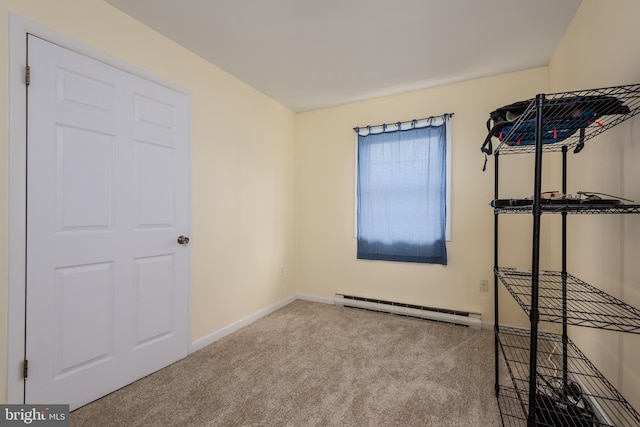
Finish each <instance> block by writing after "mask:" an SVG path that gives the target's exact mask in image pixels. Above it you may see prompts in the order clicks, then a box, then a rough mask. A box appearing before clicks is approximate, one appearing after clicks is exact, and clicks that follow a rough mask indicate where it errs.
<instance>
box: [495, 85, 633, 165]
mask: <svg viewBox="0 0 640 427" xmlns="http://www.w3.org/2000/svg"><path fill="white" fill-rule="evenodd" d="M535 104H536V101H535V99H532V100H531V102H530V104H529V105H528V106H527V108H526V110H525V111H524V113H522V114H521V115H520V116H519V117H518V118H517V119H516V120H514V122H513V126H510V128H509V131H508V133H507V134H506V135H504V136H503V137H502V138H501V139H500V144H499V145H498V147H497V148H496V150H495V153H496V154H497V153H500V154H521V153H533V152H534V151H535V143H534V144H532V143H530V141H531V138H534V134H535V131H531V129H532V128H535V126H532V121H533V123H535V117H536V115H537V111H536V105H535ZM639 112H640V84H635V85H627V86H616V87H609V88H602V89H590V90H581V91H573V92H562V93H554V94H548V95H546V96H545V100H544V103H543V114H544V123H545V126H547V127H549V129H550V132H553V134H554V135H556V134H557V133H558V132H573V133H572V134H571V135H570V136H568V137H566V139H561V138H560V139H558V141H559V142H554V141H555V139H554V137H550V138H549V139H546V140H544V141H543V142H544V144H543V147H542V150H543V151H545V152H554V151H561V150H562V147H564V146H566V147H567V148H568V149H576V147H578V148H579V149H581V147H582V146H583V145H584V143H585V142H586V141H588V140H590V139H591V138H594V137H595V136H597V135H599V134H601V133H602V132H604V131H606V130H608V129H610V128H612V127H614V126H616V125H618V124H619V123H621V122H623V121H625V120H627V119H629V118H631V117H633V116H635V115H636V114H638V113H639ZM523 135H525V139H527V140H528V141H529V142H528V143H521V141H522V138H523ZM579 149H578V151H579Z"/></svg>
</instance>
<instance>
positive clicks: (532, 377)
mask: <svg viewBox="0 0 640 427" xmlns="http://www.w3.org/2000/svg"><path fill="white" fill-rule="evenodd" d="M544 101H545V96H544V94H539V95H537V96H536V150H535V153H536V159H535V172H534V173H535V175H534V183H533V209H532V213H533V248H532V253H531V313H530V314H529V322H530V323H531V347H530V356H529V415H528V419H527V426H528V427H535V426H536V380H537V370H538V363H537V357H538V321H539V314H538V279H539V270H540V216H541V215H542V207H541V205H542V203H541V200H540V197H541V194H542V131H543V128H542V125H543V115H542V114H543V107H544Z"/></svg>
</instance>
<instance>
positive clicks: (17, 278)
mask: <svg viewBox="0 0 640 427" xmlns="http://www.w3.org/2000/svg"><path fill="white" fill-rule="evenodd" d="M27 34H33V35H35V36H37V37H40V38H42V39H44V40H47V41H49V42H51V43H54V44H57V45H58V46H61V47H64V48H66V49H69V50H72V51H74V52H77V53H80V54H82V55H85V56H88V57H90V58H93V59H96V60H98V61H101V62H104V63H105V64H108V65H110V66H112V67H115V68H117V69H120V70H122V71H125V72H127V73H130V74H133V75H135V76H137V77H141V78H143V79H145V80H148V81H151V82H153V83H157V84H159V85H162V86H165V87H167V88H169V89H172V90H174V91H176V92H179V93H181V94H184V95H185V96H186V97H187V99H188V105H189V107H188V111H187V115H188V126H187V127H188V144H187V145H188V147H187V156H188V158H189V164H191V142H192V134H191V120H192V114H191V93H190V92H189V91H187V90H185V89H184V88H181V87H179V86H177V85H175V84H173V83H171V82H169V81H167V80H165V79H162V78H159V77H158V76H156V75H154V74H152V73H150V72H148V71H146V70H144V69H141V68H139V67H137V66H135V65H132V64H130V63H127V62H125V61H123V60H121V59H118V58H115V57H113V56H110V55H108V54H106V53H104V52H101V51H99V50H97V49H95V48H93V47H91V46H89V45H86V44H84V43H81V42H79V41H77V40H74V39H72V38H70V37H68V36H66V35H63V34H61V33H58V32H56V31H54V30H51V29H49V28H47V27H44V26H42V25H40V24H37V23H35V22H33V21H30V20H29V19H26V18H24V17H23V16H20V15H18V14H16V13H14V12H9V174H8V175H9V206H8V208H9V224H8V225H9V230H8V239H9V241H8V245H7V258H8V262H7V281H8V293H9V295H8V304H7V305H8V315H7V347H6V348H7V350H6V351H7V363H6V366H5V367H0V369H5V372H6V384H5V385H4V386H5V387H6V398H7V403H16V404H21V403H24V390H25V388H24V378H23V377H22V362H23V360H24V357H25V334H26V324H25V317H26V299H25V296H26V274H25V272H26V266H27V259H26V244H27V242H26V231H27V225H26V224H27V210H26V200H27V150H26V141H27V93H26V90H25V83H24V70H25V66H26V59H27ZM187 179H188V185H189V194H188V200H189V217H188V222H189V224H188V229H189V230H188V232H189V234H188V235H191V219H192V212H191V206H192V193H191V173H189V174H188V177H187ZM188 249H189V250H191V249H190V248H188ZM191 272H192V257H191V256H189V267H188V277H187V278H186V280H187V299H188V308H187V313H188V316H187V342H185V346H186V347H187V354H189V353H192V352H193V351H194V348H193V344H192V342H191V334H192V318H193V316H192V300H191V294H192V282H191V277H192V274H191ZM42 403H46V402H42Z"/></svg>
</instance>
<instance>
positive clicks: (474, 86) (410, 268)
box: [296, 68, 548, 324]
mask: <svg viewBox="0 0 640 427" xmlns="http://www.w3.org/2000/svg"><path fill="white" fill-rule="evenodd" d="M547 78H548V76H547V69H546V68H538V69H533V70H528V71H522V72H517V73H511V74H506V75H500V76H495V77H491V78H485V79H479V80H473V81H468V82H464V83H459V84H453V85H448V86H442V87H437V88H433V89H428V90H422V91H416V92H411V93H407V94H403V95H398V96H391V97H385V98H380V99H374V100H369V101H364V102H358V103H354V104H349V105H343V106H339V107H335V108H327V109H322V110H316V111H312V112H308V113H303V114H299V115H298V118H297V126H296V192H297V196H296V197H297V232H296V236H297V237H296V238H297V245H296V246H297V269H296V270H297V288H298V292H300V293H307V294H312V295H318V296H322V297H333V295H334V294H335V293H346V294H352V295H358V296H364V297H372V298H378V299H386V300H391V301H399V302H404V303H412V304H422V305H427V306H431V307H441V308H450V309H459V310H468V311H472V312H479V313H482V316H483V320H487V321H493V318H494V316H493V297H492V295H493V291H491V292H489V293H484V292H480V291H479V281H480V279H489V280H490V282H491V283H493V280H492V278H493V273H492V266H493V210H492V209H491V208H490V206H489V202H490V201H491V200H492V199H493V182H494V175H493V161H492V159H490V161H489V163H488V169H487V171H486V172H484V173H483V172H482V165H483V161H484V156H483V154H482V153H481V152H480V146H481V145H482V141H483V140H484V137H485V136H486V128H485V122H486V120H487V118H488V113H489V112H490V111H492V110H494V109H495V108H497V107H499V106H501V105H504V104H507V103H511V102H514V101H516V100H518V99H523V98H528V97H532V96H534V95H535V94H536V93H539V92H544V91H546V88H547ZM442 113H454V114H455V115H454V117H453V119H452V122H451V124H452V138H453V139H452V153H451V155H452V227H451V228H452V238H451V241H450V242H448V243H447V252H448V265H447V266H441V265H428V264H415V263H398V262H386V261H369V260H358V259H356V239H355V238H354V209H355V206H354V198H355V196H354V194H355V185H354V180H355V148H354V144H355V139H354V138H355V136H354V131H353V128H354V127H356V126H365V125H368V124H370V125H377V124H381V123H393V122H396V121H406V120H411V119H414V118H415V119H420V118H424V117H428V116H431V115H434V116H435V115H439V114H442ZM512 157H514V158H513V159H511V161H510V162H508V163H507V162H505V165H504V168H501V171H502V173H504V174H505V176H509V174H511V175H512V176H516V179H515V180H514V179H509V180H503V183H502V184H501V185H502V186H503V192H502V194H503V195H504V196H510V197H522V196H525V197H526V196H529V195H530V193H531V191H532V188H533V184H532V182H533V181H532V174H533V172H532V170H533V168H532V161H531V158H530V157H528V156H524V157H523V156H512ZM514 182H517V183H519V182H530V183H531V185H528V186H525V190H524V191H525V193H524V194H523V193H522V192H521V191H522V190H519V189H518V188H516V186H514V185H513V183H514ZM504 229H505V230H507V231H506V232H505V235H506V234H510V235H511V237H512V238H515V239H516V241H520V240H521V239H522V240H523V241H525V242H527V241H530V233H531V227H530V225H528V223H524V222H522V221H519V220H518V219H517V218H507V219H505V228H504ZM527 236H529V237H527ZM530 250H531V247H530V244H526V245H522V244H520V245H518V247H517V248H516V249H515V250H512V251H506V252H507V253H505V255H504V256H505V261H506V260H507V259H509V260H512V261H513V262H516V263H521V264H520V266H521V267H526V266H527V265H530V255H528V254H529V253H530ZM523 254H526V255H527V256H526V257H524V258H523ZM523 262H525V264H522V263H523ZM503 299H504V300H505V302H506V303H505V305H504V306H502V308H503V309H504V314H505V317H504V318H501V321H503V322H508V323H512V324H513V323H518V322H519V321H520V320H518V319H517V318H515V316H516V314H513V313H517V314H519V313H518V312H517V311H516V310H513V305H510V303H512V300H511V299H510V298H509V299H507V298H506V297H503Z"/></svg>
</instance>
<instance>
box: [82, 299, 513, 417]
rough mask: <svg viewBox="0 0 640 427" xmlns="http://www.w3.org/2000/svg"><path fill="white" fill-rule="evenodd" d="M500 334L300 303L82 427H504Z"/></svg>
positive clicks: (104, 402)
mask: <svg viewBox="0 0 640 427" xmlns="http://www.w3.org/2000/svg"><path fill="white" fill-rule="evenodd" d="M493 360H494V356H493V334H492V332H490V331H478V330H473V329H468V328H465V327H460V326H452V325H447V324H441V323H435V322H430V321H424V320H417V319H410V318H404V317H398V316H393V315H387V314H381V313H372V312H367V311H362V310H357V309H349V308H341V307H335V306H332V305H327V304H319V303H312V302H306V301H294V302H293V303H291V304H289V305H287V306H286V307H284V308H282V309H280V310H278V311H276V312H274V313H272V314H270V315H268V316H265V317H264V318H262V319H260V320H258V321H256V322H254V323H252V324H251V325H249V326H247V327H245V328H243V329H241V330H240V331H237V332H235V333H233V334H231V335H228V336H227V337H225V338H223V339H221V340H219V341H217V342H215V343H213V344H211V345H209V346H208V347H206V348H204V349H202V350H200V351H197V352H195V353H193V354H191V355H190V356H189V357H187V358H185V359H183V360H181V361H179V362H177V363H175V364H173V365H171V366H169V367H167V368H165V369H163V370H162V371H159V372H156V373H154V374H152V375H149V376H148V377H146V378H143V379H141V380H139V381H137V382H135V383H133V384H131V385H129V386H127V387H125V388H123V389H121V390H118V391H116V392H114V393H112V394H110V395H108V396H106V397H104V398H102V399H100V400H97V401H95V402H93V403H90V404H88V405H86V406H84V407H82V408H80V409H78V410H76V411H74V412H72V413H71V425H72V426H127V427H130V426H296V427H298V426H376V427H377V426H437V427H449V426H451V427H454V426H465V427H493V426H496V427H497V426H499V425H500V415H499V414H498V407H497V403H496V399H495V397H494V393H493Z"/></svg>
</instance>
